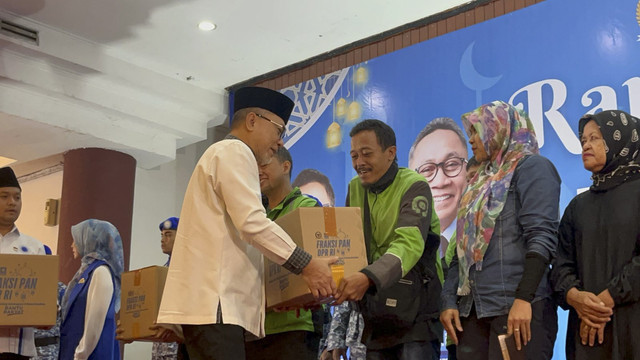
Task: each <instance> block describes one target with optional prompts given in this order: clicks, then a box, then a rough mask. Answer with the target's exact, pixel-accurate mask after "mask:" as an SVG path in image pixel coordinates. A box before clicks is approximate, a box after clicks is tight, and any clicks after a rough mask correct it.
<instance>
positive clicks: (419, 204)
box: [411, 196, 429, 217]
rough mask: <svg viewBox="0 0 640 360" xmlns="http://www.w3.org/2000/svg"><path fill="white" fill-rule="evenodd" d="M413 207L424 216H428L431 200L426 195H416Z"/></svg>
mask: <svg viewBox="0 0 640 360" xmlns="http://www.w3.org/2000/svg"><path fill="white" fill-rule="evenodd" d="M411 208H412V209H413V211H415V212H416V213H417V214H419V215H421V216H423V217H427V213H428V212H429V201H428V200H427V198H426V197H424V196H416V197H415V198H413V202H412V203H411Z"/></svg>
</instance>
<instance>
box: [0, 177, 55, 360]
mask: <svg viewBox="0 0 640 360" xmlns="http://www.w3.org/2000/svg"><path fill="white" fill-rule="evenodd" d="M21 210H22V188H20V184H19V183H18V179H17V178H16V175H15V173H14V172H13V170H12V169H11V168H10V167H3V168H0V253H2V254H40V255H44V254H45V251H44V246H43V245H42V243H41V242H39V241H38V240H36V239H34V238H32V237H31V236H28V235H25V234H23V233H21V232H20V231H19V230H18V228H17V227H16V224H15V222H16V220H18V217H19V216H20V211H21ZM33 331H34V329H33V328H20V327H4V328H3V327H0V360H13V359H16V360H20V359H30V358H32V357H35V356H36V346H35V343H34V340H33Z"/></svg>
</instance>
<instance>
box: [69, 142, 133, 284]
mask: <svg viewBox="0 0 640 360" xmlns="http://www.w3.org/2000/svg"><path fill="white" fill-rule="evenodd" d="M135 175H136V160H135V159H134V158H133V157H132V156H130V155H127V154H123V153H121V152H118V151H113V150H105V149H97V148H86V149H75V150H70V151H68V152H66V153H65V154H64V173H63V175H62V197H61V204H60V226H59V230H58V255H59V256H60V280H61V281H62V282H64V283H68V282H69V281H70V280H71V278H73V275H74V274H75V273H76V271H77V270H78V268H79V267H80V259H73V252H72V251H71V243H72V242H73V238H72V237H71V226H73V225H75V224H77V223H79V222H81V221H83V220H86V219H99V220H105V221H108V222H110V223H112V224H113V225H114V226H115V227H116V228H117V229H118V231H119V232H120V237H121V238H122V248H123V250H124V266H125V270H128V269H129V254H130V248H131V219H132V216H133V192H134V187H135Z"/></svg>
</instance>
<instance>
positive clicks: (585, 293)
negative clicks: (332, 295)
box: [552, 110, 640, 360]
mask: <svg viewBox="0 0 640 360" xmlns="http://www.w3.org/2000/svg"><path fill="white" fill-rule="evenodd" d="M639 132H640V120H638V119H637V118H635V117H633V116H631V115H630V114H628V113H626V112H624V111H619V110H605V111H602V112H600V113H598V114H595V115H585V116H583V117H582V118H581V119H580V123H579V133H580V141H581V143H582V162H583V165H584V167H585V169H587V170H588V171H590V172H591V173H592V176H591V179H592V180H593V184H592V185H591V187H590V189H589V191H586V192H583V193H581V194H579V195H578V196H576V197H575V198H573V200H572V201H571V203H569V206H567V208H566V209H565V212H564V215H563V217H562V221H561V222H560V227H559V230H558V232H559V244H558V253H557V257H556V260H555V264H554V269H553V275H552V281H553V284H554V288H555V291H556V292H557V293H558V299H559V300H561V303H560V305H561V306H562V307H563V308H565V309H568V310H569V322H568V327H567V343H566V357H567V359H614V360H622V359H640V343H638V341H637V335H636V330H635V329H639V328H640V221H639V219H640V164H638V162H639V160H640V158H639V157H640V139H639V137H638V135H639Z"/></svg>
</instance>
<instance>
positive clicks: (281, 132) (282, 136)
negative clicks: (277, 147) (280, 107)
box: [256, 114, 286, 139]
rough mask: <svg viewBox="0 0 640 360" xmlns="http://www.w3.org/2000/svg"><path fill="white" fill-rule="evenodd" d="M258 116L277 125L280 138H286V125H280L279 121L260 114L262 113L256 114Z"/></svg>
mask: <svg viewBox="0 0 640 360" xmlns="http://www.w3.org/2000/svg"><path fill="white" fill-rule="evenodd" d="M256 116H257V117H259V118H263V119H265V120H267V121H268V122H270V123H272V124H273V125H275V126H276V127H277V128H278V135H279V136H280V139H282V138H284V133H285V130H286V129H285V127H284V125H280V124H278V123H277V122H275V121H273V120H271V119H269V118H268V117H266V116H264V115H260V114H256Z"/></svg>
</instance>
